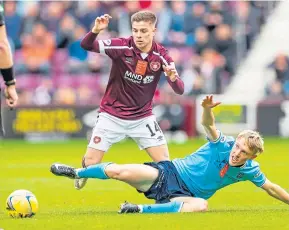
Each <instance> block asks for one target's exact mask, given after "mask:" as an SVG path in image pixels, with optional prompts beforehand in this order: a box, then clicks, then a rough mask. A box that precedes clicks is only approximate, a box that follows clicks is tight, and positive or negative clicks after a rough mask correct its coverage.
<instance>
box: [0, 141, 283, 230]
mask: <svg viewBox="0 0 289 230" xmlns="http://www.w3.org/2000/svg"><path fill="white" fill-rule="evenodd" d="M202 143H203V141H202V140H192V141H190V142H188V143H186V144H184V145H173V144H172V145H170V152H171V158H175V157H182V156H185V155H186V154H188V153H190V152H192V151H194V150H195V149H197V148H198V147H199V146H200V145H201V144H202ZM265 143H266V145H265V147H266V151H265V153H264V154H263V155H261V156H260V157H259V159H258V161H259V162H260V164H261V168H262V170H263V172H265V174H266V175H267V177H268V178H269V179H270V180H272V181H273V182H276V183H278V184H280V185H281V186H282V187H284V188H285V189H286V190H287V191H288V190H289V180H288V179H289V139H273V138H266V139H265ZM85 148H86V141H84V140H77V141H70V142H66V143H46V144H28V143H26V142H23V141H5V142H4V143H3V144H2V146H1V147H0V169H1V171H0V182H1V184H0V205H1V207H2V209H1V211H0V229H5V230H13V229H15V230H25V229H29V230H31V229H37V230H42V229H68V230H76V229H77V230H79V229H82V230H85V229H158V230H161V229H166V230H168V229H206V230H207V229H220V230H225V229H240V230H241V229H242V230H243V229H257V230H258V229H262V230H265V229H268V230H269V229H270V230H272V229H278V230H279V229H280V230H284V229H289V222H288V219H289V212H288V211H289V207H288V205H285V204H283V203H281V202H279V201H277V200H275V199H273V198H271V197H269V196H268V195H267V194H266V193H265V192H263V191H262V190H261V189H259V188H257V187H255V186H254V185H253V184H251V183H250V182H245V183H244V182H243V183H239V184H235V185H232V186H230V187H227V188H224V189H223V190H221V191H219V192H218V193H217V194H216V195H215V196H214V197H213V198H211V199H210V200H209V207H210V211H209V212H207V213H186V214H162V215H160V214H159V215H144V214H135V215H119V214H117V210H118V206H119V204H120V203H121V202H123V201H124V200H128V201H131V202H134V203H152V201H150V200H147V199H146V198H145V197H144V196H143V195H141V194H138V193H137V192H136V191H135V190H134V189H133V188H130V187H129V186H128V185H126V184H124V183H121V182H118V181H112V180H111V181H110V180H107V181H99V180H90V181H89V182H88V184H87V186H86V187H85V188H84V189H83V190H81V191H77V190H75V189H74V188H73V181H72V180H69V179H67V178H60V177H55V176H53V175H52V174H51V173H50V172H49V167H50V165H51V164H52V163H54V162H62V163H67V164H71V165H74V166H79V165H80V160H81V157H82V155H83V153H84V151H85ZM104 161H113V162H117V163H141V162H144V161H150V159H149V157H148V156H146V153H145V152H144V151H139V150H138V148H137V146H136V145H135V144H134V143H133V142H125V143H120V144H117V145H115V146H113V147H112V149H111V150H110V152H109V153H108V154H107V155H106V156H105V159H104ZM16 189H28V190H31V191H32V192H33V193H34V194H35V195H36V196H37V198H38V201H39V205H40V210H39V212H38V213H37V215H36V216H35V217H34V218H32V219H11V218H10V217H8V216H7V214H6V211H5V210H4V207H5V200H6V197H7V196H8V195H9V194H10V193H11V192H12V191H13V190H16Z"/></svg>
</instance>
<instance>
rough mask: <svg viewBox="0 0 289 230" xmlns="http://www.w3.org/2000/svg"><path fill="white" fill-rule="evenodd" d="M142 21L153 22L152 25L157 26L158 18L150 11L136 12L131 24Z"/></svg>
mask: <svg viewBox="0 0 289 230" xmlns="http://www.w3.org/2000/svg"><path fill="white" fill-rule="evenodd" d="M141 21H145V22H151V23H152V24H156V23H157V16H156V15H155V14H154V13H153V12H151V11H148V10H143V11H139V12H136V13H134V14H133V15H132V16H131V24H132V23H133V22H141Z"/></svg>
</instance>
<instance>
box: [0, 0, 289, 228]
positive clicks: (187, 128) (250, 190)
mask: <svg viewBox="0 0 289 230" xmlns="http://www.w3.org/2000/svg"><path fill="white" fill-rule="evenodd" d="M277 7H278V2H274V1H272V2H260V1H251V2H245V1H230V2H202V1H194V2H191V1H181V0H180V1H170V2H164V1H127V2H121V1H105V2H98V1H90V2H88V1H65V2H52V1H19V2H13V1H7V2H5V13H6V25H7V32H8V36H9V40H10V44H11V47H12V48H13V52H14V60H15V73H16V78H17V87H18V92H19V99H20V100H19V106H18V108H17V109H15V110H12V111H11V110H9V109H7V108H6V109H5V110H4V116H3V117H4V125H5V130H6V136H5V138H7V140H3V141H2V144H1V146H0V165H1V168H2V173H1V174H0V178H1V181H2V183H3V186H1V188H0V194H1V195H0V202H1V204H4V202H5V198H6V197H7V196H8V194H9V193H10V192H12V191H13V190H15V189H20V188H25V189H28V190H31V191H33V192H34V193H35V194H36V196H37V197H38V199H39V202H40V207H41V209H40V212H39V214H38V215H37V216H36V218H35V219H34V220H31V221H30V220H28V221H25V222H21V223H20V222H11V220H10V219H9V218H8V217H6V216H5V212H4V211H3V212H0V228H4V229H45V228H47V229H63V228H64V227H66V228H69V229H79V228H81V227H82V228H83V223H90V226H91V227H89V228H88V229H125V228H128V229H142V228H143V229H147V228H151V229H156V228H159V229H162V228H167V229H172V228H174V229H191V228H192V226H194V227H196V225H197V226H199V229H222V230H223V229H231V228H230V227H229V226H226V225H224V222H227V223H231V222H232V220H231V219H234V218H235V219H236V220H238V226H235V228H236V229H243V228H244V227H246V228H247V229H250V227H252V229H260V228H262V229H288V228H289V225H288V223H287V221H286V220H287V219H288V208H287V207H285V205H282V204H280V202H278V201H275V200H272V198H268V197H267V195H266V194H263V193H262V192H260V191H259V190H258V191H257V190H256V189H255V188H254V187H252V185H247V184H246V185H241V186H239V185H234V186H232V187H230V188H226V189H224V190H223V191H221V192H220V195H217V196H216V197H214V198H212V201H210V202H211V203H210V204H211V207H212V210H213V211H212V213H208V214H206V215H204V216H202V215H199V214H197V215H196V214H194V215H180V216H179V217H177V216H170V215H164V216H159V217H158V216H151V215H150V216H149V217H140V216H138V217H124V218H123V217H122V218H120V217H119V216H116V215H115V211H116V210H117V204H119V203H120V202H122V201H123V200H124V199H128V200H129V201H133V202H138V203H147V202H148V201H147V200H146V199H145V198H144V197H142V196H141V195H139V194H137V193H136V192H135V191H134V190H133V189H130V188H128V187H127V186H126V185H123V184H121V183H118V182H104V184H103V182H99V181H90V182H89V183H88V185H87V187H86V188H85V190H83V191H81V193H79V192H78V191H74V190H73V188H72V182H71V181H68V180H62V179H60V178H54V177H53V176H52V175H50V173H49V171H48V169H49V165H50V164H51V163H54V162H55V161H58V162H64V163H70V164H73V165H75V166H80V160H81V157H82V154H83V153H84V152H85V147H86V143H87V141H86V140H85V139H86V138H87V136H89V133H90V130H91V128H92V126H93V122H94V119H95V117H96V114H97V107H98V105H99V102H100V99H101V96H102V95H103V92H104V89H105V86H106V82H107V79H108V73H109V68H110V65H111V62H110V60H109V59H108V58H107V57H106V56H103V55H99V54H92V53H88V52H86V51H84V50H82V49H81V47H80V40H81V38H82V37H83V36H84V35H85V33H86V32H87V31H89V30H90V28H91V26H92V23H94V19H95V17H97V16H99V15H101V14H104V13H109V14H110V15H111V16H112V17H113V18H112V20H111V21H110V24H109V28H108V30H107V31H103V32H102V33H101V34H100V35H99V38H102V39H109V38H110V37H116V36H129V35H130V16H131V15H132V14H133V13H134V12H136V11H138V10H140V9H150V10H152V11H154V12H156V13H157V16H158V18H159V20H158V25H157V28H158V33H157V35H156V41H158V42H160V43H162V44H163V45H165V46H166V47H167V48H168V50H169V53H170V55H171V56H172V57H173V59H174V61H175V63H176V67H177V69H178V72H179V73H180V76H181V78H182V79H183V81H184V83H185V95H183V96H178V95H175V94H174V93H173V92H172V91H171V89H170V88H169V87H168V85H167V84H166V81H165V77H163V78H162V80H161V82H160V84H159V87H158V90H157V92H156V95H155V97H154V102H155V106H154V113H155V114H156V115H157V117H158V121H159V123H160V126H161V127H162V129H163V130H164V132H165V133H166V136H167V139H168V141H169V143H170V144H169V147H170V152H171V157H172V158H174V157H182V156H185V155H186V154H188V153H190V152H192V151H193V150H194V149H196V148H197V147H198V146H199V145H200V144H202V143H204V140H203V139H202V137H201V138H199V137H198V136H199V135H201V134H202V129H201V127H200V125H199V120H200V106H199V104H200V103H199V101H200V98H202V95H204V94H215V95H216V96H217V99H220V100H222V101H223V105H222V106H220V107H219V108H217V109H216V110H215V114H216V119H217V123H218V127H219V128H220V129H222V130H223V131H224V132H225V133H228V134H236V133H238V132H239V131H240V130H242V129H244V128H250V129H257V130H259V131H260V132H261V133H262V135H264V136H265V143H266V145H265V148H266V155H265V154H264V156H262V157H260V163H261V165H262V164H263V165H264V167H263V170H264V172H266V174H268V175H270V178H272V180H273V181H275V182H276V183H279V184H280V185H281V186H283V187H284V188H285V189H287V191H288V188H289V184H288V175H289V169H288V163H289V140H288V137H289V101H288V96H289V83H288V82H289V64H288V63H289V62H288V52H287V49H285V48H284V50H280V51H278V52H277V53H276V55H275V56H274V57H272V58H271V59H270V61H269V64H268V65H267V66H266V69H267V70H268V71H269V70H270V71H271V72H270V71H269V72H270V77H271V81H270V82H269V83H268V84H267V83H266V84H265V85H264V87H263V89H262V90H263V95H262V97H261V98H260V99H258V100H248V97H245V96H248V95H245V94H244V98H245V99H244V100H240V99H238V100H234V99H233V95H228V94H226V91H227V89H228V88H229V87H230V85H231V83H232V82H233V81H234V80H235V79H236V78H241V77H242V76H240V75H237V74H236V73H237V72H238V68H239V66H240V65H241V64H242V63H244V62H245V61H246V59H247V58H248V56H249V55H250V51H251V50H252V49H253V48H254V44H255V42H256V41H257V40H258V39H259V38H260V34H261V32H262V29H263V27H264V26H266V24H267V23H268V18H269V17H270V15H271V14H272V13H274V11H275V10H276V8H277ZM253 64H254V63H253ZM269 72H268V75H269ZM264 73H265V76H264V79H265V78H266V77H267V76H266V73H267V72H266V71H265V72H264ZM247 84H250V82H248V83H247ZM224 95H226V96H224ZM2 103H3V102H2ZM268 136H271V137H268ZM272 136H274V137H272ZM74 138H78V139H77V140H76V139H74ZM79 138H80V139H79ZM187 138H189V140H187ZM16 139H18V140H16ZM36 143H37V144H36ZM180 144H181V145H180ZM104 160H105V161H114V162H117V163H130V162H139V163H141V162H144V161H149V158H148V156H146V155H145V154H144V153H143V152H141V153H139V151H138V149H137V146H136V145H135V144H134V143H133V142H131V141H128V142H125V143H120V144H117V145H116V146H114V147H113V148H112V149H111V151H110V153H109V154H107V155H106V156H105V159H104ZM247 197H251V198H250V199H247ZM224 200H226V202H224ZM254 202H255V203H256V204H254ZM246 213H250V214H249V215H248V214H246ZM169 216H170V217H169ZM96 217H98V218H96ZM168 218H169V219H168ZM219 218H222V220H224V221H223V222H220V221H218V219H219ZM265 218H267V219H266V221H263V222H262V221H257V219H258V220H263V219H265ZM140 223H142V224H140ZM188 223H194V225H190V224H188ZM207 223H214V224H213V225H210V226H208V225H207ZM94 224H95V225H94ZM276 227H277V228H276Z"/></svg>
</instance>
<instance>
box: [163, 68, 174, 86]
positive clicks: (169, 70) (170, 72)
mask: <svg viewBox="0 0 289 230" xmlns="http://www.w3.org/2000/svg"><path fill="white" fill-rule="evenodd" d="M163 69H164V72H165V73H166V75H167V76H168V77H169V78H170V80H171V81H172V82H174V81H175V80H177V78H178V72H177V70H176V67H175V66H174V65H168V66H166V65H163Z"/></svg>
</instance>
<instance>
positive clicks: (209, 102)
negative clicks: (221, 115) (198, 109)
mask: <svg viewBox="0 0 289 230" xmlns="http://www.w3.org/2000/svg"><path fill="white" fill-rule="evenodd" d="M219 104H221V102H214V98H213V95H210V96H206V97H205V98H204V99H203V101H202V106H203V107H204V108H210V109H211V108H214V107H216V106H218V105H219Z"/></svg>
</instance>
